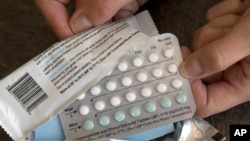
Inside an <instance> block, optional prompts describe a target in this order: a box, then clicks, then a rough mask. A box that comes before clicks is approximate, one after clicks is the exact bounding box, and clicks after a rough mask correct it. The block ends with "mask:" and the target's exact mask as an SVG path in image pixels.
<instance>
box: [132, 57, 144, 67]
mask: <svg viewBox="0 0 250 141" xmlns="http://www.w3.org/2000/svg"><path fill="white" fill-rule="evenodd" d="M133 64H134V66H136V67H140V66H142V65H143V60H142V58H141V57H136V58H134V60H133Z"/></svg>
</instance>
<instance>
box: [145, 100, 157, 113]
mask: <svg viewBox="0 0 250 141" xmlns="http://www.w3.org/2000/svg"><path fill="white" fill-rule="evenodd" d="M144 108H145V110H146V111H147V112H148V113H152V112H154V111H156V105H155V104H154V103H152V102H149V103H147V104H145V107H144Z"/></svg>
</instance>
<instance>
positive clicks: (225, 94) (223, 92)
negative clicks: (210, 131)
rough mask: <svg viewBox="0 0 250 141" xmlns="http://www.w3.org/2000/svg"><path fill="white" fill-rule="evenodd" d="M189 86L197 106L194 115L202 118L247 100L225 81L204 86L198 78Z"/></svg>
mask: <svg viewBox="0 0 250 141" xmlns="http://www.w3.org/2000/svg"><path fill="white" fill-rule="evenodd" d="M191 87H192V90H193V94H194V98H195V102H196V107H197V110H196V115H197V116H199V117H203V118H204V117H208V116H210V115H213V114H216V113H219V112H222V111H225V110H227V109H230V108H232V107H234V106H236V105H238V104H240V103H243V102H246V101H247V100H248V98H247V97H245V96H243V95H239V92H237V90H236V89H235V87H234V86H232V85H230V84H229V83H226V82H219V83H215V84H211V85H208V86H207V87H206V86H205V85H204V84H203V83H202V82H201V81H200V80H194V81H192V83H191Z"/></svg>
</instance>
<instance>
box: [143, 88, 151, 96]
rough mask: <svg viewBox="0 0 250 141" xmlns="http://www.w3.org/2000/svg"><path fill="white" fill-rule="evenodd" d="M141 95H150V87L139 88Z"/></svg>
mask: <svg viewBox="0 0 250 141" xmlns="http://www.w3.org/2000/svg"><path fill="white" fill-rule="evenodd" d="M141 95H142V96H143V97H150V96H151V95H152V90H151V89H150V88H146V87H144V88H142V89H141Z"/></svg>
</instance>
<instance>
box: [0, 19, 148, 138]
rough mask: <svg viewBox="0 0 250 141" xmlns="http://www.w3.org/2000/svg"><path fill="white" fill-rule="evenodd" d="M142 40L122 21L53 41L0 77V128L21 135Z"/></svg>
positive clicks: (138, 33) (44, 119)
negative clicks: (0, 78)
mask: <svg viewBox="0 0 250 141" xmlns="http://www.w3.org/2000/svg"><path fill="white" fill-rule="evenodd" d="M148 38H149V37H148V36H146V35H145V34H143V33H141V32H139V31H138V30H136V29H134V28H132V27H131V26H129V25H128V23H126V22H124V21H122V22H115V23H109V24H106V25H102V26H99V27H96V28H94V29H92V30H89V31H87V32H83V33H81V34H78V35H76V36H74V37H71V38H69V39H66V40H63V41H61V42H58V43H55V44H54V45H52V46H51V47H50V48H48V49H47V50H45V51H44V52H42V53H41V54H39V55H38V56H36V57H35V58H33V59H32V60H30V61H29V62H27V63H26V64H25V65H23V66H22V67H20V68H19V69H17V70H16V71H14V72H13V73H11V74H10V75H8V76H7V77H5V78H4V79H2V80H1V81H0V91H1V98H0V103H1V106H0V108H1V109H0V113H1V115H2V117H1V118H0V120H2V121H4V122H1V121H0V124H1V126H3V127H4V128H5V130H6V131H7V132H8V133H9V134H10V136H12V137H13V138H14V139H15V140H19V139H22V138H25V136H26V135H27V134H28V133H29V132H31V131H32V130H34V129H35V128H37V127H38V126H40V125H42V124H43V123H45V122H46V121H48V120H49V119H50V118H51V117H54V116H56V115H57V114H58V113H59V112H60V111H61V110H62V109H63V108H65V107H66V106H67V105H69V104H70V103H71V102H73V101H74V100H75V99H76V98H77V96H79V95H80V94H81V93H83V92H84V91H86V90H87V89H88V88H89V87H90V86H92V85H93V84H95V83H96V82H97V81H98V80H100V79H102V78H103V77H104V76H106V74H107V73H109V72H110V71H111V70H113V68H114V67H115V65H116V64H117V63H118V62H119V61H120V59H122V58H123V57H124V56H125V55H126V54H127V53H128V51H130V50H133V48H137V47H138V46H141V45H142V44H143V43H144V42H145V41H146V40H147V39H148ZM33 86H35V87H33ZM5 121H6V122H7V123H6V122H5ZM13 131H15V132H13Z"/></svg>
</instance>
